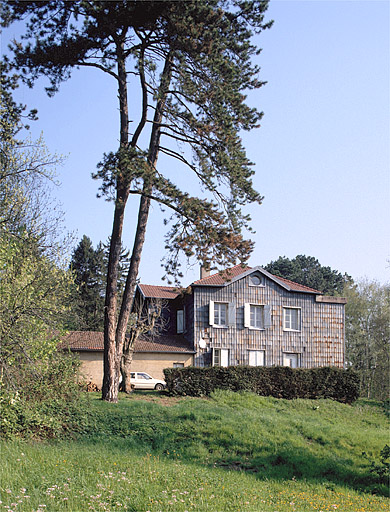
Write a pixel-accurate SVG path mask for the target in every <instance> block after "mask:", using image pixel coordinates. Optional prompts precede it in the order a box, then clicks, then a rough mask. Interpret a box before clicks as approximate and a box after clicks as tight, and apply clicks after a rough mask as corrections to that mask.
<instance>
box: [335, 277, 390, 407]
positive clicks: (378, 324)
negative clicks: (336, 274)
mask: <svg viewBox="0 0 390 512" xmlns="http://www.w3.org/2000/svg"><path fill="white" fill-rule="evenodd" d="M345 295H346V297H347V299H348V302H347V305H346V328H345V337H346V360H347V364H348V365H349V366H351V367H352V368H353V369H354V370H355V371H356V372H358V374H359V376H360V379H361V395H362V396H366V397H368V398H377V399H379V400H386V399H389V396H390V382H389V375H390V323H389V318H390V285H389V284H384V285H381V284H380V283H378V282H377V281H368V280H361V281H359V282H357V283H356V284H354V285H351V286H349V287H347V288H346V289H345Z"/></svg>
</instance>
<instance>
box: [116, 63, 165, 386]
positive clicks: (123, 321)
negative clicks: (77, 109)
mask: <svg viewBox="0 0 390 512" xmlns="http://www.w3.org/2000/svg"><path fill="white" fill-rule="evenodd" d="M171 76H172V54H171V53H169V54H168V56H167V58H166V60H165V65H164V69H163V72H162V76H161V80H160V87H159V100H158V102H157V105H156V111H155V113H154V119H153V127H152V133H151V135H150V143H149V151H148V164H149V167H150V173H149V177H148V179H145V180H144V186H143V195H142V196H141V199H140V205H139V210H138V222H137V230H136V234H135V238H134V245H133V252H132V254H131V261H130V268H129V272H128V274H127V278H126V286H125V290H124V292H123V297H122V305H121V310H120V313H119V318H118V326H117V331H116V345H117V349H118V352H120V354H122V351H123V346H124V342H125V336H126V328H127V324H128V321H129V315H130V312H131V308H132V305H133V299H134V292H135V287H136V285H137V277H138V271H139V265H140V262H141V254H142V249H143V246H144V242H145V235H146V227H147V222H148V217H149V210H150V194H151V192H152V188H153V176H154V174H155V169H156V165H157V159H158V153H159V145H160V135H161V122H162V120H163V117H164V110H165V104H166V99H167V95H168V92H167V91H168V89H169V84H170V81H171ZM130 348H131V350H133V348H134V347H133V346H131V347H130ZM128 371H130V368H128ZM125 377H126V376H125ZM126 378H127V377H126Z"/></svg>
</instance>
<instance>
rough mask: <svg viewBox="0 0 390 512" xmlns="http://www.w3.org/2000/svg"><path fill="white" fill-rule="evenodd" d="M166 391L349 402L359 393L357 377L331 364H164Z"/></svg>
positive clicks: (194, 394) (183, 394)
mask: <svg viewBox="0 0 390 512" xmlns="http://www.w3.org/2000/svg"><path fill="white" fill-rule="evenodd" d="M164 375H165V381H166V383H167V391H168V392H169V393H171V394H174V395H182V396H207V395H210V394H211V393H212V392H213V391H215V390H216V389H225V390H231V391H243V390H244V391H252V392H254V393H257V394H258V395H262V396H273V397H275V398H286V399H289V400H291V399H296V398H315V399H318V398H332V399H333V400H337V401H339V402H343V403H352V402H354V401H355V400H356V399H357V398H358V396H359V380H358V377H357V375H356V374H355V373H354V372H353V371H345V370H342V369H339V368H334V367H324V368H311V369H303V368H297V369H292V368H289V367H283V366H276V367H263V366H261V367H260V366H257V367H249V366H230V367H226V368H222V367H215V366H214V367H210V368H193V367H186V368H166V369H165V370H164Z"/></svg>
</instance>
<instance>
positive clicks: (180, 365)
mask: <svg viewBox="0 0 390 512" xmlns="http://www.w3.org/2000/svg"><path fill="white" fill-rule="evenodd" d="M173 367H174V368H184V363H173Z"/></svg>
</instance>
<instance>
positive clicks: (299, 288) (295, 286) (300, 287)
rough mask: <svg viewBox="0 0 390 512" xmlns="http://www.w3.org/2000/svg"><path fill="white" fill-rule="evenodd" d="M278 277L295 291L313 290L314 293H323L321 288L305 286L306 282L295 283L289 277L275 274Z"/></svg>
mask: <svg viewBox="0 0 390 512" xmlns="http://www.w3.org/2000/svg"><path fill="white" fill-rule="evenodd" d="M274 277H275V278H276V279H278V280H279V281H282V282H283V283H286V284H287V286H289V287H290V288H291V290H292V291H294V292H312V293H322V292H320V291H319V290H315V289H314V288H309V287H308V286H305V285H304V284H299V283H294V281H290V280H289V279H285V278H284V277H279V276H275V275H274Z"/></svg>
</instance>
